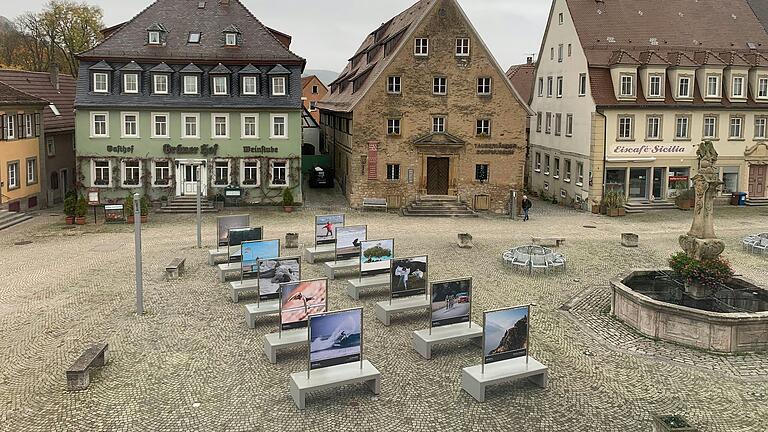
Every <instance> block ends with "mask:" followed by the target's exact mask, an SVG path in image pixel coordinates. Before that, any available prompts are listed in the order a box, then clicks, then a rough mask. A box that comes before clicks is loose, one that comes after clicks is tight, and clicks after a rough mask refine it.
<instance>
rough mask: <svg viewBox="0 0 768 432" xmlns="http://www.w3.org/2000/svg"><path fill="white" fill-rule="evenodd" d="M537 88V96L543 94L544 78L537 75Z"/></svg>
mask: <svg viewBox="0 0 768 432" xmlns="http://www.w3.org/2000/svg"><path fill="white" fill-rule="evenodd" d="M538 88H539V90H538V92H537V93H538V94H539V97H542V96H544V78H543V77H539V85H538Z"/></svg>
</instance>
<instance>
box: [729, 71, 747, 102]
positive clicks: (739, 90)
mask: <svg viewBox="0 0 768 432" xmlns="http://www.w3.org/2000/svg"><path fill="white" fill-rule="evenodd" d="M732 90H733V91H732V92H731V96H733V97H735V98H741V97H744V96H745V94H744V77H741V76H735V77H733V84H732Z"/></svg>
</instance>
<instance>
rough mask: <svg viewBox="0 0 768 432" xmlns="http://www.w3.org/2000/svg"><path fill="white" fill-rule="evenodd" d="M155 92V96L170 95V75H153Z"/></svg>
mask: <svg viewBox="0 0 768 432" xmlns="http://www.w3.org/2000/svg"><path fill="white" fill-rule="evenodd" d="M152 83H153V90H154V93H155V94H168V75H165V74H154V75H152Z"/></svg>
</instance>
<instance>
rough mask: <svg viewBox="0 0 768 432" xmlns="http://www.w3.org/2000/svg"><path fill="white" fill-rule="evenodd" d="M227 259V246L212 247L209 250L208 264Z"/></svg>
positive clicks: (211, 264) (212, 264) (213, 264)
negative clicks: (217, 248) (220, 247)
mask: <svg viewBox="0 0 768 432" xmlns="http://www.w3.org/2000/svg"><path fill="white" fill-rule="evenodd" d="M226 260H227V248H224V249H219V250H216V249H210V250H209V251H208V265H209V266H215V265H216V264H218V263H219V262H221V261H226Z"/></svg>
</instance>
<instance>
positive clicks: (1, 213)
mask: <svg viewBox="0 0 768 432" xmlns="http://www.w3.org/2000/svg"><path fill="white" fill-rule="evenodd" d="M30 219H32V216H30V215H28V214H26V213H16V212H9V211H8V210H2V209H0V231H2V230H4V229H6V228H10V227H12V226H14V225H18V224H20V223H22V222H26V221H28V220H30Z"/></svg>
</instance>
